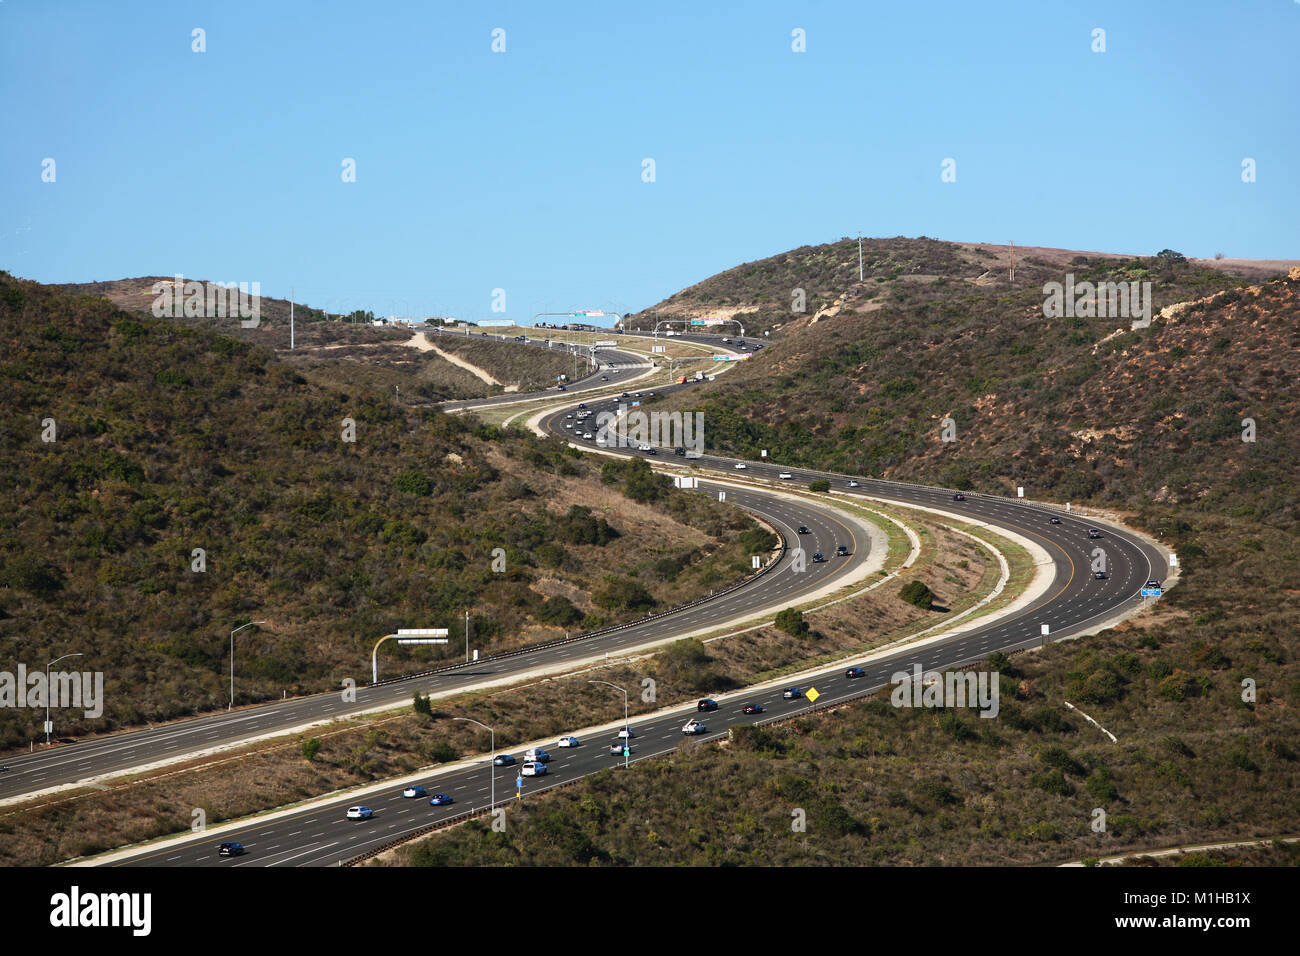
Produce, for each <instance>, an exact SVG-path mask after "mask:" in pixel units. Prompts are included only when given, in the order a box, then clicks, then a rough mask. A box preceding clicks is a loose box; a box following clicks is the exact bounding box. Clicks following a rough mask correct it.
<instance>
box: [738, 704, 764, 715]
mask: <svg viewBox="0 0 1300 956" xmlns="http://www.w3.org/2000/svg"><path fill="white" fill-rule="evenodd" d="M740 712H741V713H742V714H761V713H762V712H763V705H762V704H746V705H745V706H744V707H742V708H740Z"/></svg>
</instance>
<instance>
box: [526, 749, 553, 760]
mask: <svg viewBox="0 0 1300 956" xmlns="http://www.w3.org/2000/svg"><path fill="white" fill-rule="evenodd" d="M524 759H525V760H527V761H528V762H529V763H546V762H547V761H548V760H550V759H551V755H550V754H549V753H547V752H546V751H545V750H543V749H542V748H541V747H529V748H528V749H527V750H525V751H524Z"/></svg>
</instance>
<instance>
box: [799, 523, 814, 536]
mask: <svg viewBox="0 0 1300 956" xmlns="http://www.w3.org/2000/svg"><path fill="white" fill-rule="evenodd" d="M799 533H800V534H812V532H811V531H809V530H808V529H807V528H805V527H804V526H803V525H799Z"/></svg>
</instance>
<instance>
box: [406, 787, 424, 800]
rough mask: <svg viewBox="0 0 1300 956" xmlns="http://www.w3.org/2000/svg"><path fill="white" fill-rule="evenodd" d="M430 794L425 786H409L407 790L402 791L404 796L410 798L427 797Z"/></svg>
mask: <svg viewBox="0 0 1300 956" xmlns="http://www.w3.org/2000/svg"><path fill="white" fill-rule="evenodd" d="M428 795H429V794H428V791H426V790H425V789H424V787H419V786H415V787H407V788H406V789H405V790H403V791H402V796H404V797H406V798H407V799H410V798H412V797H427V796H428Z"/></svg>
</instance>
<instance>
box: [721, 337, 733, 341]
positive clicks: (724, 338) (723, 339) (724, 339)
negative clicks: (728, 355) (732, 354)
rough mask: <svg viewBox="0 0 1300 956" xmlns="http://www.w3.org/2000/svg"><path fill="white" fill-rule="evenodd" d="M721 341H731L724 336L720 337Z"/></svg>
mask: <svg viewBox="0 0 1300 956" xmlns="http://www.w3.org/2000/svg"><path fill="white" fill-rule="evenodd" d="M722 341H724V342H730V341H731V339H729V338H727V337H726V336H723V337H722Z"/></svg>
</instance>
